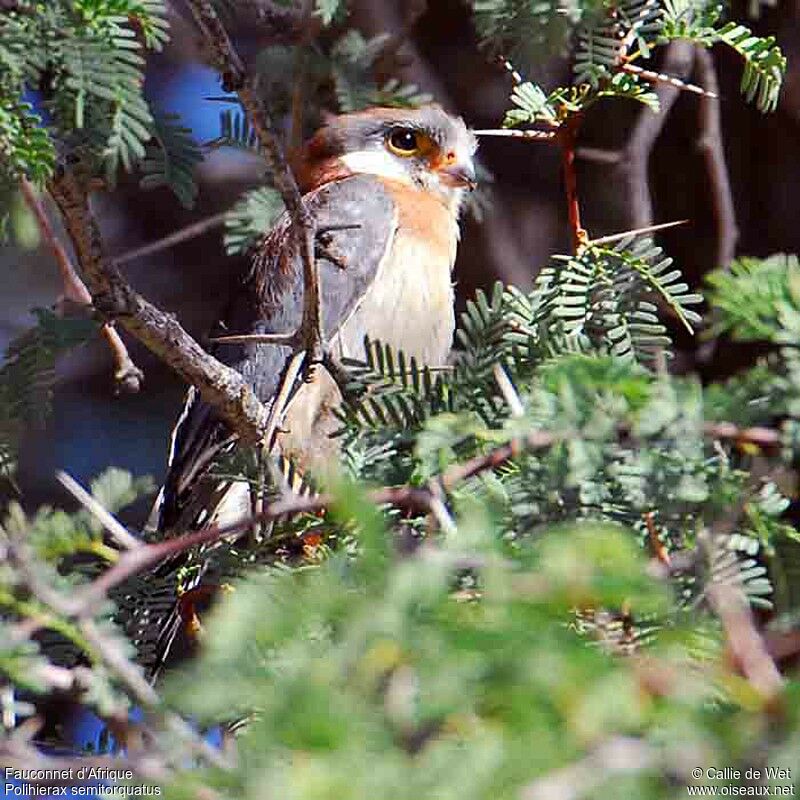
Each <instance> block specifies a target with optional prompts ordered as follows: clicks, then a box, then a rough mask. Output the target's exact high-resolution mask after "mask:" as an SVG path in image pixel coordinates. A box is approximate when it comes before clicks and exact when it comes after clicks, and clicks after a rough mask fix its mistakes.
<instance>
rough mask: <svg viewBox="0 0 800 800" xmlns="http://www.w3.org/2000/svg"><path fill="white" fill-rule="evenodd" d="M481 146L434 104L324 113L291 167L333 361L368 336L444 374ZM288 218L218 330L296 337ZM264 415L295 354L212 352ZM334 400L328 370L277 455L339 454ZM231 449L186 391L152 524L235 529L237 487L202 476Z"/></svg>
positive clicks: (243, 505)
mask: <svg viewBox="0 0 800 800" xmlns="http://www.w3.org/2000/svg"><path fill="white" fill-rule="evenodd" d="M475 150H476V139H475V137H474V136H473V134H472V133H471V132H470V131H469V130H468V129H467V127H466V125H465V124H464V122H463V121H462V120H461V119H459V118H456V117H453V116H451V115H449V114H447V113H445V112H444V111H443V110H442V109H441V108H440V107H439V106H436V105H429V106H425V107H422V108H419V109H415V110H412V109H394V108H371V109H368V110H366V111H362V112H358V113H354V114H345V115H342V116H336V117H330V118H328V120H327V121H326V123H325V125H324V126H323V127H322V128H321V129H320V130H319V131H318V132H317V133H316V134H315V135H314V136H313V137H312V138H311V139H310V140H309V141H308V142H307V143H306V144H305V145H304V146H303V148H302V149H301V151H300V153H299V154H298V156H297V158H296V159H294V163H293V166H294V172H295V175H296V177H297V181H298V185H299V186H300V189H301V191H302V193H303V202H304V203H305V205H306V208H307V209H308V210H309V212H310V213H311V215H312V216H313V220H314V225H315V229H316V231H317V232H322V233H323V234H324V236H325V237H326V251H327V252H328V253H335V254H336V257H335V258H330V257H329V258H325V257H323V258H320V259H319V260H318V269H319V276H320V297H321V308H322V321H323V339H324V341H325V343H326V344H325V346H326V348H327V349H328V350H329V351H330V352H331V353H332V354H333V355H334V356H336V357H338V358H339V359H341V358H348V357H349V358H363V355H364V351H363V347H364V344H363V342H364V337H365V335H368V336H369V337H370V339H374V340H380V341H381V342H383V343H386V344H388V345H390V346H391V347H393V348H395V349H399V350H402V351H403V352H404V353H405V354H406V355H407V356H414V357H416V358H417V359H418V360H419V361H420V362H422V363H425V364H428V365H440V364H443V363H444V361H445V359H446V357H447V354H448V351H449V350H450V346H451V344H452V337H453V329H454V311H453V285H452V279H451V271H452V268H453V263H454V261H455V256H456V246H457V243H458V239H459V227H458V218H459V211H460V209H461V206H462V200H463V198H464V193H465V191H467V190H470V189H472V188H474V186H475V169H474V163H473V157H474V154H475ZM294 242H295V237H294V236H293V231H292V226H291V222H290V220H289V218H288V216H287V215H284V216H283V217H282V218H280V219H279V220H278V221H277V223H276V224H275V226H274V227H273V228H272V229H271V230H270V231H269V232H268V233H267V234H266V236H265V237H264V238H263V240H262V242H261V244H260V247H259V248H258V251H257V254H256V256H255V258H254V261H253V268H252V271H251V274H250V277H249V279H248V280H247V281H246V283H245V285H244V286H243V287H242V288H241V290H239V291H238V292H237V295H236V297H235V298H234V299H233V302H232V304H231V308H230V309H229V312H228V314H227V316H226V319H225V322H224V325H223V327H222V331H223V332H235V333H260V334H272V333H276V334H280V333H287V332H291V331H294V330H296V329H297V328H298V326H299V324H300V322H301V318H302V309H303V268H302V263H301V260H300V257H299V256H298V254H297V249H296V247H295V244H294ZM214 355H215V356H216V357H217V358H219V359H220V360H222V361H223V362H225V363H227V364H229V365H231V366H233V367H234V368H236V369H237V370H239V372H241V374H242V375H243V376H244V378H245V379H246V380H247V381H248V382H249V383H250V384H251V385H252V386H253V387H254V389H255V391H256V393H257V394H258V396H259V398H260V399H261V400H262V402H264V403H265V404H267V406H269V404H270V403H272V402H274V400H275V396H276V393H277V392H278V391H279V388H280V386H281V384H282V376H283V375H284V372H285V370H286V369H287V364H288V363H289V359H290V358H291V356H292V348H291V347H289V346H283V345H280V346H279V345H275V344H263V343H262V344H252V343H246V344H241V343H238V344H217V345H216V346H215V349H214ZM340 400H341V396H340V394H339V391H338V389H337V386H336V384H335V382H334V381H333V380H332V379H331V377H330V375H328V374H327V373H326V371H325V370H324V369H319V370H318V374H317V377H316V378H315V380H313V381H312V382H310V383H304V384H302V385H301V386H300V388H299V389H298V390H297V391H296V392H295V393H294V396H293V397H292V398H291V400H290V401H289V404H288V407H287V411H286V415H285V417H284V419H283V420H282V422H281V426H280V433H279V434H278V438H277V445H278V448H279V450H280V452H281V453H282V454H283V455H284V456H286V457H288V458H289V459H293V460H297V461H299V462H300V463H305V464H309V463H312V464H313V463H314V462H317V461H319V460H324V459H325V458H328V457H330V455H331V454H332V453H335V445H334V444H333V442H332V440H331V439H330V438H329V436H330V433H332V432H333V431H334V430H335V427H336V420H335V418H334V417H333V414H332V409H333V408H334V407H335V406H336V405H337V403H338V402H339V401H340ZM234 446H235V439H234V437H233V436H232V435H231V432H230V430H229V429H228V428H227V427H226V425H225V424H224V422H222V421H221V420H220V419H219V417H218V416H217V415H216V413H215V411H214V409H213V408H212V407H211V406H209V405H208V404H207V403H205V402H204V401H203V400H202V399H201V398H200V396H199V394H198V393H197V392H196V391H195V390H194V389H191V390H190V391H189V395H188V398H187V402H186V405H185V407H184V410H183V413H182V415H181V417H180V419H179V421H178V424H177V425H176V427H175V430H174V432H173V436H172V442H171V449H170V455H169V463H168V472H167V477H166V481H165V484H164V487H163V489H162V492H161V495H160V498H159V501H158V503H157V507H156V509H155V510H154V511H155V518H151V522H152V523H155V525H156V526H157V527H158V528H159V529H160V530H168V529H172V530H186V529H189V528H196V527H199V526H202V525H206V524H210V523H212V522H218V523H223V524H224V523H227V522H231V521H236V520H238V519H241V518H242V517H244V516H246V515H248V514H249V513H250V512H251V505H250V498H249V491H248V490H247V486H246V485H245V484H241V485H240V486H239V488H238V489H237V487H236V485H234V486H231V485H227V486H223V485H221V484H220V483H219V482H218V481H217V482H215V481H209V480H201V479H202V478H203V477H204V475H206V473H207V471H208V468H209V466H210V464H211V463H212V462H213V461H214V460H215V458H217V457H218V455H219V454H220V453H222V452H224V451H226V450H228V449H230V448H232V447H234Z"/></svg>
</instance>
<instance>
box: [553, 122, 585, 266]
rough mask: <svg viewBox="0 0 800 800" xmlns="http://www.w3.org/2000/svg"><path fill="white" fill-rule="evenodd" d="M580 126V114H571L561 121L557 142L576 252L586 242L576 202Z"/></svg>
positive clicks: (578, 206)
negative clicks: (577, 144) (559, 149)
mask: <svg viewBox="0 0 800 800" xmlns="http://www.w3.org/2000/svg"><path fill="white" fill-rule="evenodd" d="M580 126H581V115H580V114H573V115H572V116H570V117H568V118H567V119H565V120H564V122H562V123H561V127H560V129H559V132H558V143H559V145H561V163H562V165H563V167H564V191H565V193H566V196H567V211H568V213H569V226H570V230H571V231H572V247H573V249H574V250H575V252H576V253H577V252H578V250H580V248H581V246H582V245H583V244H585V243H586V240H587V235H586V231H585V230H584V228H583V226H582V225H581V209H580V204H579V203H578V177H577V173H576V171H575V144H576V141H577V138H578V130H579V129H580Z"/></svg>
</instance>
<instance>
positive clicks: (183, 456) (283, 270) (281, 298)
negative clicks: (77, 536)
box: [151, 176, 397, 530]
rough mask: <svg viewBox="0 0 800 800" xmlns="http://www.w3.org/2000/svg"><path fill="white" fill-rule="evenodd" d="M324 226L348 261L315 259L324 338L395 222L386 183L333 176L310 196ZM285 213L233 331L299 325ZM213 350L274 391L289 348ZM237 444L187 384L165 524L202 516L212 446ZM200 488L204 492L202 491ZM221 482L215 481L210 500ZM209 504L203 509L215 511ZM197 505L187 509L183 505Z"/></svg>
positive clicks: (369, 274)
mask: <svg viewBox="0 0 800 800" xmlns="http://www.w3.org/2000/svg"><path fill="white" fill-rule="evenodd" d="M304 202H305V203H306V204H307V207H308V208H309V210H310V211H311V213H312V216H313V218H314V220H315V224H316V228H317V231H318V232H326V233H327V236H328V239H329V247H330V249H331V251H332V252H335V253H336V255H337V260H340V261H341V263H343V264H344V268H342V267H341V266H339V265H337V264H334V263H332V262H331V261H328V260H326V259H320V260H319V261H318V269H319V274H320V291H321V295H322V297H321V300H322V309H323V321H322V322H323V328H324V334H325V337H326V339H329V338H330V337H331V336H333V335H334V334H335V333H336V331H337V330H338V329H339V327H340V326H341V325H342V324H343V323H344V322H345V321H346V319H347V318H348V317H349V315H350V314H351V313H352V312H353V310H354V309H355V308H356V306H357V305H358V302H359V300H360V299H361V298H362V297H363V296H364V294H365V292H366V291H367V289H368V288H369V286H370V284H371V283H372V281H373V280H374V279H375V276H376V274H377V272H378V269H379V267H380V264H381V262H382V260H383V258H384V256H385V255H386V253H387V251H388V248H389V245H390V243H391V241H392V238H393V236H394V232H395V228H396V216H397V215H396V208H395V204H394V200H393V199H392V197H391V195H390V194H389V192H388V191H387V190H386V188H385V187H384V186H383V184H382V183H381V182H380V181H378V180H377V179H375V178H372V177H369V176H354V177H352V178H347V179H345V180H341V181H336V182H333V183H329V184H326V185H325V186H323V187H321V188H320V189H317V190H315V191H314V192H311V193H309V194H308V195H306V196H305V197H304ZM293 239H294V237H293V235H292V231H291V225H290V222H289V219H288V218H287V217H286V216H285V215H284V217H282V218H281V219H280V220H279V221H278V223H277V224H276V225H275V227H274V228H273V229H272V230H271V231H270V232H269V233H268V234H267V236H266V237H265V239H264V241H263V243H262V246H261V248H260V250H259V253H258V255H257V256H256V258H255V259H254V262H253V270H252V272H251V275H250V279H249V280H248V282H247V284H246V286H244V287H243V289H242V290H241V291H240V292H239V293H238V294H237V296H236V297H235V298H234V299H233V303H232V306H231V309H230V311H229V313H228V315H227V319H226V321H225V331H226V332H228V333H292V332H294V331H295V330H296V329H297V328H298V326H299V325H300V323H301V320H302V308H303V269H302V264H301V262H300V259H299V257H298V256H297V254H296V251H295V247H294V241H293ZM213 352H214V355H215V356H216V357H217V358H219V359H220V360H221V361H223V362H224V363H226V364H229V365H231V366H233V367H235V368H236V369H238V370H239V371H240V372H241V373H242V375H243V376H244V377H245V379H246V380H247V381H248V382H249V383H250V384H251V385H252V386H253V388H254V389H255V391H256V393H257V394H258V396H259V398H260V399H261V400H262V401H263V402H265V403H267V404H269V403H270V401H271V400H272V399H273V397H274V395H275V393H276V391H277V390H278V387H279V385H280V380H281V377H282V375H283V372H284V370H285V369H286V366H287V364H288V360H289V357H290V356H291V349H290V348H288V347H283V346H276V345H264V344H260V345H255V344H251V345H231V344H219V345H217V346H216V347H215V348H214V350H213ZM230 446H232V443H231V436H230V432H229V431H228V429H227V427H226V426H225V424H224V423H223V422H222V421H221V420H220V419H219V418H218V416H217V415H216V413H215V411H214V410H213V409H212V408H211V407H210V406H209V405H208V404H207V403H205V402H204V401H203V400H202V399H201V398H200V396H199V393H198V392H196V391H194V390H190V392H189V395H188V397H187V401H186V406H185V407H184V411H183V413H182V415H181V417H180V419H179V421H178V424H177V425H176V428H175V431H174V433H173V437H172V444H171V448H170V459H169V464H168V469H167V476H166V479H165V483H164V487H163V489H162V492H161V495H160V497H159V501H158V508H157V509H154V514H153V516H152V517H151V519H152V520H153V522H155V523H156V524H155V525H154V526H153V527H157V528H158V529H159V530H165V529H169V528H175V527H178V528H183V527H185V526H186V525H197V524H200V523H201V522H202V520H198V519H197V512H198V511H199V510H200V509H201V508H202V506H203V503H204V500H203V499H202V498H201V497H194V498H192V497H191V495H192V494H193V493H196V492H195V489H196V488H197V480H198V478H199V477H201V476H202V474H203V472H204V471H205V470H206V469H207V467H208V465H209V463H210V462H211V461H212V460H213V458H214V457H215V455H217V454H218V453H219V452H221V451H222V450H224V449H225V448H227V447H230ZM200 494H201V495H202V494H203V493H202V492H201V493H200ZM213 495H214V490H213V489H210V490H209V496H208V500H211V499H212V496H213ZM208 510H209V509H206V511H208ZM187 511H188V512H190V513H188V514H187V513H186V512H187Z"/></svg>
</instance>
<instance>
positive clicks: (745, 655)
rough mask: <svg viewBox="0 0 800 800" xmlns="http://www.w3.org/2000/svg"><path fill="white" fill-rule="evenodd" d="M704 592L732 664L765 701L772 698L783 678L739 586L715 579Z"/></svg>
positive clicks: (780, 686) (773, 699)
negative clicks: (716, 618) (733, 663)
mask: <svg viewBox="0 0 800 800" xmlns="http://www.w3.org/2000/svg"><path fill="white" fill-rule="evenodd" d="M707 596H708V599H709V602H710V603H711V606H712V608H713V609H714V612H715V613H716V615H717V616H718V617H719V619H720V622H721V623H722V627H723V629H724V631H725V639H726V642H727V645H728V649H729V650H730V653H731V655H732V656H733V659H734V661H735V663H736V665H737V666H738V667H739V669H741V671H742V674H743V675H744V676H745V678H747V680H748V681H749V682H750V684H751V685H752V686H753V688H755V689H756V690H757V691H758V692H759V694H761V696H762V697H764V699H765V700H766V701H767V702H768V703H772V702H774V701H775V700H777V699H778V697H779V696H780V694H781V692H782V691H783V678H782V677H781V674H780V672H779V671H778V668H777V667H776V666H775V662H774V661H773V660H772V658H771V657H770V654H769V652H768V651H767V647H766V644H765V642H764V640H763V639H762V638H761V634H760V633H759V632H758V629H757V628H756V626H755V622H754V621H753V614H752V612H751V610H750V607H749V605H748V604H747V600H746V598H745V597H744V595H743V593H742V591H741V589H738V588H734V587H733V586H731V585H730V584H725V583H718V584H715V585H713V586H710V587H709V588H708V592H707Z"/></svg>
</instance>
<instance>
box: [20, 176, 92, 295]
mask: <svg viewBox="0 0 800 800" xmlns="http://www.w3.org/2000/svg"><path fill="white" fill-rule="evenodd" d="M19 188H20V191H21V192H22V197H23V199H24V200H25V204H26V205H27V206H28V209H29V210H30V211H31V213H32V214H33V216H34V218H35V219H36V224H37V226H38V228H39V232H40V233H41V235H42V239H43V240H44V242H45V244H46V245H47V247H48V249H49V250H50V252H51V253H52V254H53V257H54V258H55V260H56V264H57V265H58V272H59V275H61V286H62V292H63V298H64V299H65V300H69V301H71V302H72V303H75V304H76V305H79V306H89V305H91V304H92V296H91V294H89V290H88V289H87V288H86V284H85V283H84V282H83V281H82V280H81V278H80V276H79V275H78V273H77V272H76V271H75V267H74V266H73V265H72V261H71V260H70V257H69V254H68V253H67V250H66V248H65V247H64V245H63V244H61V241H60V240H59V238H58V236H56V232H55V230H54V229H53V226H52V224H51V223H50V218H49V217H48V216H47V212H46V211H45V209H44V204H43V203H42V200H41V198H40V197H39V195H38V193H37V191H36V189H35V188H34V187H33V184H32V183H31V182H30V181H29V180H28V179H27V178H22V179H21V180H20V182H19Z"/></svg>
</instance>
